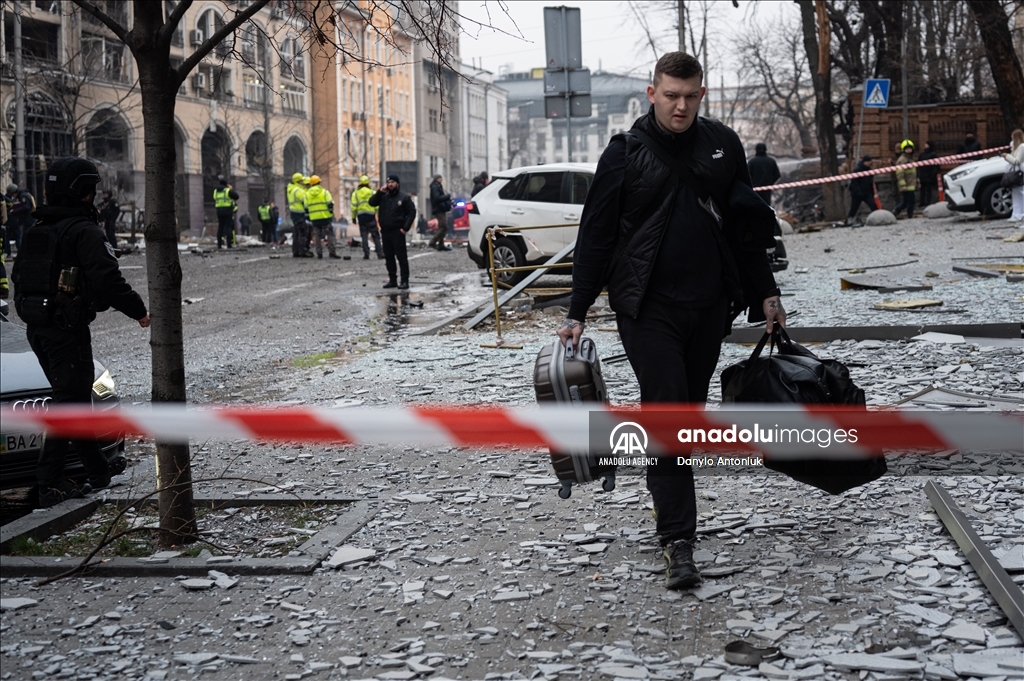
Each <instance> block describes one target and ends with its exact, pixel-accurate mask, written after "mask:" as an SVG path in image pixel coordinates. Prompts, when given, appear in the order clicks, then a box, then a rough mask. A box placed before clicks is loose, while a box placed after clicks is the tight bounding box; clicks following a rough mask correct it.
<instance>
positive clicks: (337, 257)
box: [328, 253, 341, 260]
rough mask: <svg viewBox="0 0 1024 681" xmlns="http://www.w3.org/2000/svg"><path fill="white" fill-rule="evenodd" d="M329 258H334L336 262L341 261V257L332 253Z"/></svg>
mask: <svg viewBox="0 0 1024 681" xmlns="http://www.w3.org/2000/svg"><path fill="white" fill-rule="evenodd" d="M328 257H331V258H333V259H335V260H341V256H340V255H338V254H337V253H331V254H330V256H328Z"/></svg>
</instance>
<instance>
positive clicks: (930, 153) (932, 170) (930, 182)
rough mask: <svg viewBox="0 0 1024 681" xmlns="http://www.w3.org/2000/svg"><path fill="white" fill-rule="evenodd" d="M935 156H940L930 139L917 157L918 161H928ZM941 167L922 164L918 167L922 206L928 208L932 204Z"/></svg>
mask: <svg viewBox="0 0 1024 681" xmlns="http://www.w3.org/2000/svg"><path fill="white" fill-rule="evenodd" d="M933 158H938V156H937V155H936V153H935V145H933V144H932V143H931V142H930V141H929V142H925V143H924V151H922V152H921V155H920V156H918V157H917V160H918V161H928V160H930V159H933ZM938 177H939V167H938V166H921V167H920V168H918V169H917V186H918V187H920V188H921V207H922V208H926V207H928V206H930V205H932V197H933V196H934V195H935V189H936V187H937V186H938V184H937V183H938Z"/></svg>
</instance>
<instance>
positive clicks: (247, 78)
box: [242, 70, 267, 107]
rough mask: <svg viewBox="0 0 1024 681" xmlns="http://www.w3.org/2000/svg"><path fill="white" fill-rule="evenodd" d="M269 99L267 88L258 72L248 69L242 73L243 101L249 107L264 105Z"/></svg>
mask: <svg viewBox="0 0 1024 681" xmlns="http://www.w3.org/2000/svg"><path fill="white" fill-rule="evenodd" d="M266 101H267V88H266V86H265V85H264V84H263V80H262V79H261V78H260V77H259V75H257V74H256V73H254V72H252V71H249V70H246V72H245V73H243V74H242V103H243V104H244V105H245V106H247V107H252V106H256V105H262V104H264V103H265V102H266Z"/></svg>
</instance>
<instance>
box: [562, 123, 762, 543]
mask: <svg viewBox="0 0 1024 681" xmlns="http://www.w3.org/2000/svg"><path fill="white" fill-rule="evenodd" d="M637 131H639V132H640V133H641V134H643V135H646V136H647V137H648V138H650V139H651V140H652V141H653V143H654V144H657V145H659V146H660V150H661V151H662V152H663V153H664V154H665V155H667V156H671V157H674V158H676V159H678V160H679V161H681V162H682V163H685V165H686V166H687V167H688V168H689V169H690V170H691V172H692V173H693V174H694V176H695V177H696V178H697V180H698V181H699V182H700V184H701V185H702V186H700V187H693V186H690V184H689V183H686V182H685V181H683V180H682V179H681V178H679V177H678V176H677V174H676V173H675V172H674V171H673V169H672V168H669V167H668V166H667V165H666V164H665V163H664V162H663V161H662V160H661V159H660V158H659V156H657V155H656V154H655V153H654V152H652V151H651V150H650V149H649V148H648V147H647V146H646V144H644V143H643V142H642V140H641V138H640V137H639V136H638V135H636V134H634V133H636V132H637ZM705 193H707V194H709V195H710V198H712V199H714V204H715V205H716V206H717V214H718V215H722V214H723V213H724V216H725V218H726V219H725V221H724V224H722V225H721V226H720V225H719V224H718V220H717V219H716V218H715V217H714V216H712V215H711V213H710V212H709V209H708V208H705V204H706V197H705ZM702 202H704V204H702ZM774 225H775V217H774V213H773V212H772V210H771V209H770V208H768V207H767V206H766V205H765V204H764V202H763V201H762V200H761V199H759V198H758V197H757V196H756V195H755V194H754V192H753V191H752V189H751V184H750V177H749V175H748V174H747V165H746V163H745V159H744V153H743V146H742V145H741V144H740V141H739V137H738V136H737V135H736V133H735V132H734V131H732V130H731V129H729V128H727V127H726V126H724V125H722V124H721V123H719V122H717V121H713V120H710V119H706V118H699V117H698V118H697V119H696V120H694V122H693V124H692V125H691V126H690V128H689V129H687V130H686V131H685V132H682V133H679V134H677V135H671V134H669V133H666V132H663V131H662V130H661V129H660V128H659V127H658V125H657V123H656V122H655V118H654V111H653V107H652V109H651V111H650V112H649V113H648V114H647V115H646V116H643V117H641V118H639V119H638V120H637V121H636V123H634V125H633V129H632V130H631V131H630V133H628V134H619V135H616V136H614V137H613V138H612V140H611V142H610V143H609V144H608V147H607V148H606V149H605V151H604V153H603V154H602V155H601V159H600V161H599V162H598V165H597V171H596V173H595V174H594V181H593V184H592V185H591V188H590V192H589V194H588V195H587V202H586V205H585V206H584V208H583V215H582V219H581V222H580V230H579V239H578V241H577V244H578V245H577V248H576V253H575V255H574V258H573V271H572V274H573V282H572V283H573V287H572V288H573V291H572V299H571V302H570V305H569V318H570V319H575V320H580V321H582V320H583V319H584V317H585V315H586V312H587V310H588V309H589V308H590V306H591V305H592V304H593V302H594V300H595V299H596V298H597V296H598V295H599V294H600V293H601V289H602V287H603V286H604V285H605V284H607V288H608V297H609V303H610V304H611V307H612V309H613V310H614V311H615V312H616V319H617V321H618V327H619V335H620V336H621V337H622V344H623V347H624V349H625V351H626V355H627V357H628V358H629V362H630V364H631V365H632V367H633V370H634V372H635V373H636V376H637V380H638V381H639V383H640V400H641V402H642V403H644V404H648V403H652V402H673V403H682V402H694V403H704V402H705V401H706V400H707V395H708V386H709V384H710V381H711V377H712V375H713V374H714V370H715V366H716V364H717V362H718V355H719V352H720V350H721V343H722V338H723V337H724V336H725V335H726V334H727V333H728V331H729V328H730V326H731V321H732V319H733V318H734V317H735V316H736V314H738V313H739V312H740V311H741V310H742V309H743V308H749V310H750V312H749V315H748V320H749V321H752V322H754V321H763V320H764V314H763V310H762V303H763V301H764V299H766V298H768V297H770V296H773V295H778V294H779V290H778V288H777V287H776V285H775V279H774V276H773V275H772V271H771V267H770V265H769V264H768V259H767V255H766V251H765V249H766V248H768V247H770V245H772V244H774V236H773V230H774ZM716 233H717V234H718V235H721V239H720V238H719V236H717V235H716ZM647 487H648V489H649V490H650V491H651V495H652V497H653V499H654V505H655V507H656V508H657V511H658V517H657V530H658V535H659V539H660V540H661V542H662V544H663V545H667V544H669V543H671V542H675V541H678V540H692V538H693V537H694V535H695V533H696V527H697V507H696V498H695V494H694V483H693V471H692V469H691V468H690V467H689V466H676V465H675V460H674V459H667V460H665V459H663V460H662V461H661V462H660V463H659V464H658V465H656V466H650V467H648V470H647Z"/></svg>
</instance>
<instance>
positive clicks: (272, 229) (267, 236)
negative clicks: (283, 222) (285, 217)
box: [256, 201, 280, 244]
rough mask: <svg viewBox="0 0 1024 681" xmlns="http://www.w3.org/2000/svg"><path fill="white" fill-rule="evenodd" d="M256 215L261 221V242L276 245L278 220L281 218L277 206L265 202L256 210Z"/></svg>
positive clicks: (271, 202) (270, 202)
mask: <svg viewBox="0 0 1024 681" xmlns="http://www.w3.org/2000/svg"><path fill="white" fill-rule="evenodd" d="M256 215H257V216H258V217H259V219H260V241H262V242H263V243H265V244H276V243H277V219H278V218H279V217H280V214H279V213H278V210H277V205H276V204H275V203H274V202H273V201H264V202H263V203H261V204H260V207H259V208H257V209H256Z"/></svg>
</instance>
